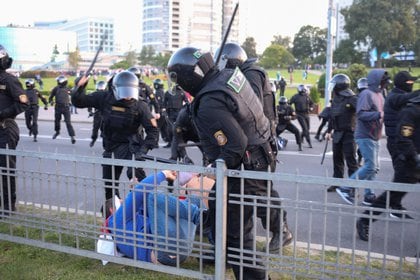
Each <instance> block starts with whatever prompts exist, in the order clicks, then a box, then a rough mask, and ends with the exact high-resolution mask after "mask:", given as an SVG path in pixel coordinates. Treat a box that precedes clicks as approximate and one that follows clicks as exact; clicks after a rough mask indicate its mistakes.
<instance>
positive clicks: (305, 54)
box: [292, 25, 327, 61]
mask: <svg viewBox="0 0 420 280" xmlns="http://www.w3.org/2000/svg"><path fill="white" fill-rule="evenodd" d="M326 48H327V29H321V28H319V27H313V26H311V25H305V26H302V27H301V28H300V30H299V32H298V33H296V35H295V37H294V39H293V48H292V53H293V55H294V56H295V57H296V58H297V59H298V60H299V61H303V60H305V59H311V60H313V59H314V58H315V57H317V56H319V55H321V54H322V53H325V51H326Z"/></svg>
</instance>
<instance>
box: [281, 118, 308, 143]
mask: <svg viewBox="0 0 420 280" xmlns="http://www.w3.org/2000/svg"><path fill="white" fill-rule="evenodd" d="M285 130H287V131H290V132H291V133H293V134H294V135H295V139H296V144H298V145H300V144H301V143H302V142H301V141H302V138H301V136H300V132H299V129H298V128H297V127H296V126H295V125H294V124H292V123H291V122H289V123H288V124H286V125H278V126H277V128H276V134H277V136H280V134H282V133H283V131H285Z"/></svg>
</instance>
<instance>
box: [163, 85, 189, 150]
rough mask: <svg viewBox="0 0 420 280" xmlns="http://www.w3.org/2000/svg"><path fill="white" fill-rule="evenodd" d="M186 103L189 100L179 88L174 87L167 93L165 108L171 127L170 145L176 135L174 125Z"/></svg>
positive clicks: (164, 101) (164, 100)
mask: <svg viewBox="0 0 420 280" xmlns="http://www.w3.org/2000/svg"><path fill="white" fill-rule="evenodd" d="M184 102H188V98H187V96H186V95H185V92H184V91H183V90H182V89H181V88H180V87H179V86H174V87H173V89H172V91H171V92H170V91H167V92H165V96H164V99H163V107H164V108H165V109H166V114H167V116H168V120H169V123H168V124H169V125H170V128H169V133H170V134H169V137H168V138H169V139H168V140H169V141H168V142H169V143H171V142H172V138H173V134H174V123H175V121H176V118H177V116H178V113H179V111H180V110H181V108H182V106H183V103H184Z"/></svg>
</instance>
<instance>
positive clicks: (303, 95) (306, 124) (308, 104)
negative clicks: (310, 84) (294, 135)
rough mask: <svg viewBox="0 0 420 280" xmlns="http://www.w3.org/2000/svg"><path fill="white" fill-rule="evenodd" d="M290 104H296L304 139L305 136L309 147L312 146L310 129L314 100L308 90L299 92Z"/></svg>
mask: <svg viewBox="0 0 420 280" xmlns="http://www.w3.org/2000/svg"><path fill="white" fill-rule="evenodd" d="M290 105H294V106H295V111H296V114H297V119H298V122H299V124H300V126H301V128H302V139H303V137H304V138H305V139H306V141H307V142H308V144H309V147H312V144H311V138H310V136H309V131H310V128H311V127H310V119H309V112H310V111H311V109H312V108H313V106H314V102H313V101H312V99H311V98H310V97H309V95H308V93H307V92H299V93H297V94H295V95H293V97H292V98H291V99H290Z"/></svg>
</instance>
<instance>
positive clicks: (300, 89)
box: [297, 85, 308, 93]
mask: <svg viewBox="0 0 420 280" xmlns="http://www.w3.org/2000/svg"><path fill="white" fill-rule="evenodd" d="M297 90H298V92H299V93H307V92H308V89H307V88H306V86H305V85H298V88H297Z"/></svg>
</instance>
